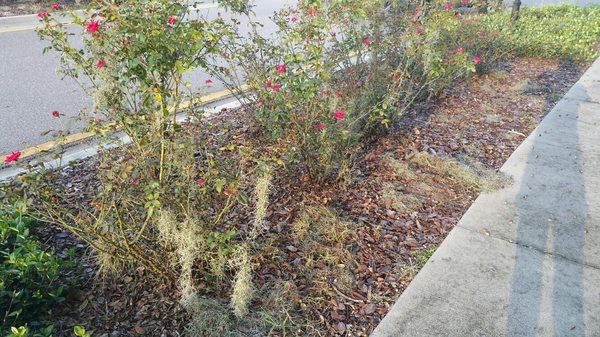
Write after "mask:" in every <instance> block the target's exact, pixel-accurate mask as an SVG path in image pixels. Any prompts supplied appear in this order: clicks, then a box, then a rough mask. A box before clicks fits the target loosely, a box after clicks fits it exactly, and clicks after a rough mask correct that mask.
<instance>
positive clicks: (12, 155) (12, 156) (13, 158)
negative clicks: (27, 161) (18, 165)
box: [4, 151, 21, 164]
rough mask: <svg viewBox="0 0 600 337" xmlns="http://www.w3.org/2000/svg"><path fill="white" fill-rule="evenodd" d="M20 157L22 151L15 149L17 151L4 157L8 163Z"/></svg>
mask: <svg viewBox="0 0 600 337" xmlns="http://www.w3.org/2000/svg"><path fill="white" fill-rule="evenodd" d="M19 157H21V152H19V151H15V152H13V153H11V154H9V155H8V156H6V158H4V163H5V164H8V163H10V162H13V161H16V160H18V159H19Z"/></svg>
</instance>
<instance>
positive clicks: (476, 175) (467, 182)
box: [410, 152, 506, 192]
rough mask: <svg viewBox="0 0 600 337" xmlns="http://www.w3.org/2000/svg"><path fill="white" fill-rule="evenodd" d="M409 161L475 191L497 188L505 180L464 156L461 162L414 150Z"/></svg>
mask: <svg viewBox="0 0 600 337" xmlns="http://www.w3.org/2000/svg"><path fill="white" fill-rule="evenodd" d="M410 161H411V163H412V164H414V165H415V166H417V167H418V168H420V169H423V170H426V171H429V172H432V173H434V174H436V175H438V176H441V177H443V178H445V179H449V180H452V181H454V182H456V183H458V184H459V185H461V186H462V187H464V188H467V189H471V190H474V191H477V192H482V191H491V190H494V189H497V188H499V187H501V186H502V184H503V183H504V182H505V181H506V179H504V178H502V177H501V176H500V175H499V174H498V173H496V172H495V171H492V170H489V169H487V168H485V167H484V166H483V165H481V164H480V163H478V162H476V161H474V160H472V159H469V158H466V157H465V158H463V162H458V161H456V160H455V159H452V158H441V157H436V156H432V155H430V154H428V153H426V152H416V153H414V154H413V155H412V157H411V158H410Z"/></svg>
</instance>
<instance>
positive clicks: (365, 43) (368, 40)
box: [362, 36, 371, 46]
mask: <svg viewBox="0 0 600 337" xmlns="http://www.w3.org/2000/svg"><path fill="white" fill-rule="evenodd" d="M362 43H363V44H364V45H365V46H368V45H370V44H371V39H370V38H369V37H368V36H367V37H365V38H364V39H363V41H362Z"/></svg>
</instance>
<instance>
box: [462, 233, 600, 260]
mask: <svg viewBox="0 0 600 337" xmlns="http://www.w3.org/2000/svg"><path fill="white" fill-rule="evenodd" d="M455 227H460V228H461V229H465V230H468V231H470V232H472V233H476V234H479V235H480V236H484V237H491V238H493V239H496V240H500V241H504V242H507V243H510V244H512V245H515V246H519V247H523V248H527V249H530V250H533V251H536V252H538V253H541V254H542V255H546V256H550V257H558V258H560V259H562V260H565V261H568V262H571V263H574V264H577V265H581V266H584V267H588V268H592V269H595V270H600V266H596V265H591V264H588V263H585V262H580V261H577V260H574V259H572V258H569V257H566V256H564V255H562V254H559V253H552V252H549V251H546V250H545V249H541V248H538V247H536V246H531V245H527V244H524V243H522V242H519V241H516V240H515V241H513V240H511V239H508V238H506V237H504V236H502V235H497V234H492V233H491V232H489V234H485V233H481V232H480V231H477V230H475V229H472V228H469V227H464V226H462V225H460V223H459V224H457V225H456V226H455Z"/></svg>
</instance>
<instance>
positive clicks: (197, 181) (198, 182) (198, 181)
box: [196, 178, 204, 186]
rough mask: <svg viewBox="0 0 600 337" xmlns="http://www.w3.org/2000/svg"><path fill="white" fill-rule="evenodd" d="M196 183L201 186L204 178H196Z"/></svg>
mask: <svg viewBox="0 0 600 337" xmlns="http://www.w3.org/2000/svg"><path fill="white" fill-rule="evenodd" d="M196 184H197V185H198V186H202V185H204V179H202V178H198V179H196Z"/></svg>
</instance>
